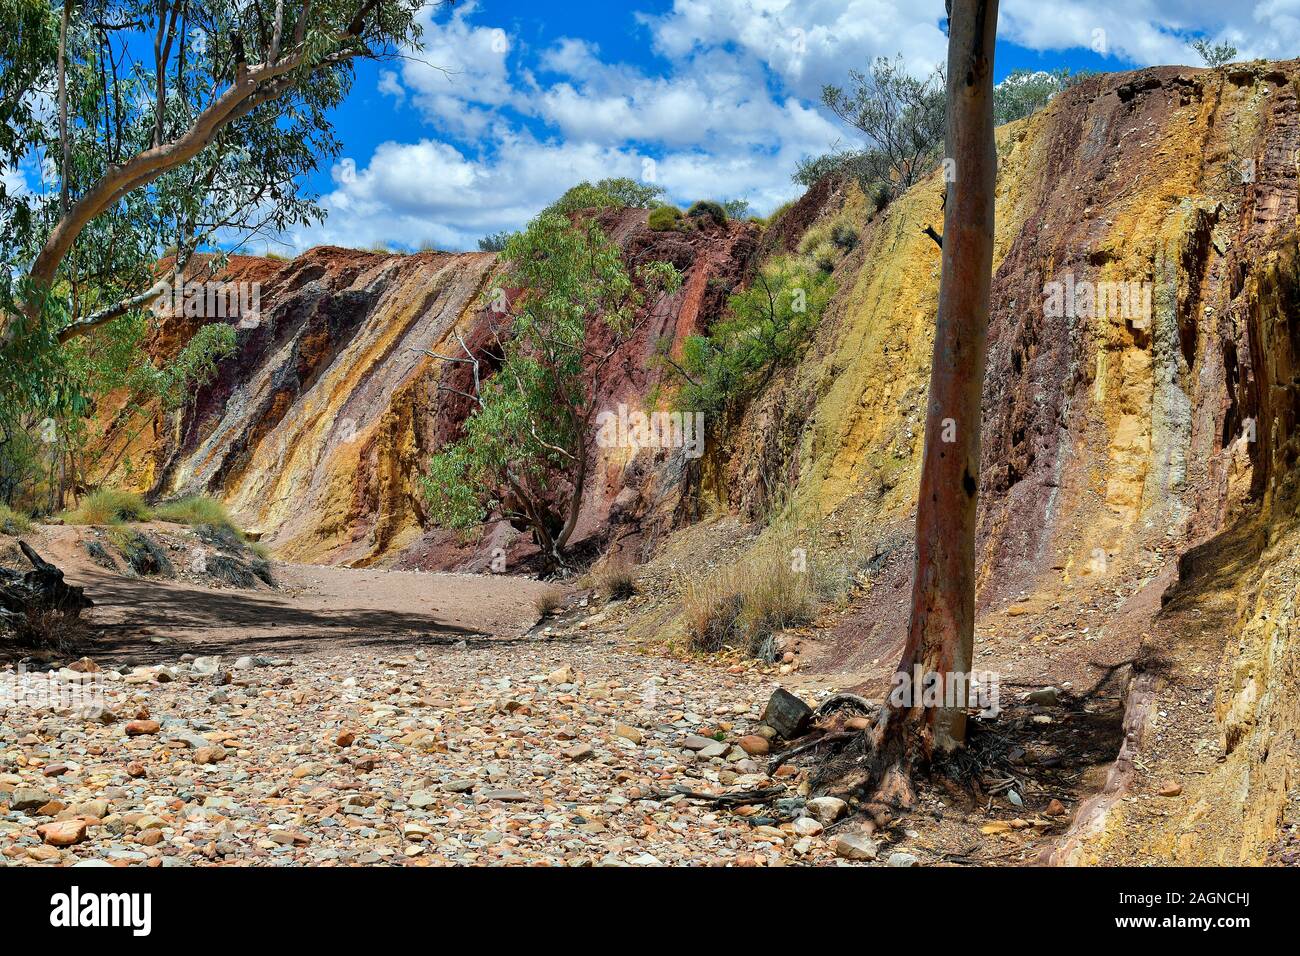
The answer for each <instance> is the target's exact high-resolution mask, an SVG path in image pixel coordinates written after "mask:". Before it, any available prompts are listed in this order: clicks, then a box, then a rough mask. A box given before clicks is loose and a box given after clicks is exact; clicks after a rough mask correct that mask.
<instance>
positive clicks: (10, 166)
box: [0, 0, 422, 442]
mask: <svg viewBox="0 0 1300 956" xmlns="http://www.w3.org/2000/svg"><path fill="white" fill-rule="evenodd" d="M421 6H422V0H0V12H3V14H4V22H5V24H6V30H5V31H4V32H3V33H0V97H2V98H3V102H0V120H3V121H4V122H3V123H2V124H0V264H2V266H3V267H2V268H0V426H3V428H4V431H5V435H0V442H2V441H4V439H5V438H6V437H7V436H8V434H9V433H10V432H11V431H12V430H13V429H14V428H16V427H21V426H22V424H23V420H24V419H25V418H28V417H31V415H37V416H40V415H46V414H53V415H55V416H56V417H62V416H73V417H75V416H76V415H78V414H81V413H83V412H84V411H85V406H86V395H85V394H84V392H83V389H82V386H84V385H85V382H86V379H87V375H86V367H85V365H86V362H87V361H91V364H92V366H93V361H94V359H93V358H91V359H88V358H87V355H86V354H85V353H87V352H88V351H89V352H90V353H92V354H93V355H99V356H100V358H101V360H102V361H110V360H111V356H114V355H116V356H118V357H119V358H120V357H121V356H123V355H128V354H131V353H132V349H131V348H130V347H129V345H130V343H133V342H134V343H138V341H139V338H140V335H141V334H142V330H143V328H144V322H145V319H144V315H145V311H144V310H146V309H147V307H148V306H149V305H150V304H151V303H152V302H153V301H154V300H156V299H157V298H158V297H159V296H160V295H161V294H162V293H163V292H164V291H165V290H166V288H167V287H168V282H169V280H170V279H171V276H170V275H164V274H163V271H164V270H162V269H160V260H163V261H165V262H166V266H167V269H166V271H171V270H176V271H180V270H190V271H191V273H192V272H193V270H196V269H199V268H200V267H202V268H206V269H209V270H215V269H217V268H219V267H220V266H221V265H222V263H223V259H224V256H225V254H226V253H228V252H229V251H231V250H235V249H238V248H240V247H241V246H242V245H243V244H244V243H247V242H248V241H250V240H251V239H254V238H257V237H264V238H270V237H273V236H275V235H276V234H278V233H280V232H282V231H284V230H287V229H290V228H292V227H294V226H297V225H301V224H306V223H311V222H314V221H318V220H319V219H320V218H321V217H322V216H323V212H322V209H321V208H320V206H319V205H318V204H317V203H316V202H315V201H314V200H313V198H312V197H311V196H310V195H307V194H306V193H304V191H303V188H302V185H301V184H302V182H303V180H304V177H306V176H307V175H309V174H310V173H311V172H312V171H313V170H315V169H316V168H317V167H318V165H319V164H320V163H321V162H322V161H328V160H329V158H330V157H333V156H335V155H337V154H338V152H339V141H338V139H337V137H336V135H335V132H334V129H333V126H332V124H331V121H330V119H331V111H332V110H333V109H334V108H335V107H336V106H338V104H339V103H340V102H341V101H342V100H343V98H344V96H345V95H346V94H347V92H348V90H349V88H350V86H351V84H352V82H353V80H354V78H355V75H356V74H355V66H356V64H357V62H358V61H359V60H365V59H382V58H390V57H397V56H403V55H408V52H407V51H411V50H418V48H419V26H418V23H417V21H416V14H417V12H418V11H419V9H420V7H421ZM203 252H206V253H209V254H208V255H201V256H198V257H197V258H195V254H196V253H203ZM105 326H108V327H109V328H108V329H105V331H104V332H103V333H102V335H100V336H95V337H93V338H94V339H95V340H96V341H97V344H96V346H95V347H93V348H92V347H90V346H88V345H87V344H86V343H85V341H84V339H85V337H86V333H88V332H90V331H91V330H94V329H100V328H102V327H105ZM100 339H103V340H104V342H99V341H98V340H100ZM124 342H125V343H126V345H127V347H125V348H123V347H122V346H123V343H124ZM105 343H109V344H111V346H112V347H105ZM208 344H209V345H210V344H211V343H210V342H209V343H208ZM134 354H135V355H136V356H137V357H138V355H139V350H138V348H137V349H135V350H134ZM78 362H80V363H81V371H80V373H78V371H77V370H76V368H75V367H74V366H76V365H77V363H78ZM201 364H202V363H201ZM93 371H94V369H93V368H92V369H91V372H92V373H93ZM103 371H105V372H107V371H108V370H107V369H105V370H103ZM118 371H121V370H120V369H119V370H118ZM91 377H93V374H92V376H91Z"/></svg>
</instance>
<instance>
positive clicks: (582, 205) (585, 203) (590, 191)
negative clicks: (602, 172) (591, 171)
mask: <svg viewBox="0 0 1300 956" xmlns="http://www.w3.org/2000/svg"><path fill="white" fill-rule="evenodd" d="M663 194H664V188H663V187H662V186H655V185H651V184H647V183H639V182H637V181H636V180H635V179H628V178H627V177H625V176H620V177H615V178H611V179H601V180H598V181H597V182H595V183H594V184H593V183H590V182H587V181H585V180H584V181H583V182H580V183H578V185H576V186H571V187H570V188H569V189H567V190H566V191H565V193H564V195H563V196H561V197H560V198H559V199H557V200H555V202H553V203H551V204H550V205H549V206H547V207H546V208H545V209H543V210H542V215H545V214H547V213H555V214H559V215H562V216H567V215H572V214H573V213H575V212H578V211H579V210H582V209H609V208H629V209H648V208H650V206H651V205H653V204H654V203H655V202H656V201H657V200H658V199H659V197H660V196H662V195H663Z"/></svg>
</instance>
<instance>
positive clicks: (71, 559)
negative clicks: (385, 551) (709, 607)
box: [25, 527, 549, 663]
mask: <svg viewBox="0 0 1300 956" xmlns="http://www.w3.org/2000/svg"><path fill="white" fill-rule="evenodd" d="M84 535H85V530H84V529H81V528H72V527H49V528H43V529H41V530H40V531H38V532H37V533H35V534H33V535H28V536H25V538H26V540H28V541H30V543H31V544H32V545H33V546H34V547H36V548H37V550H38V551H39V552H40V553H41V554H42V555H43V556H44V557H45V558H46V559H47V560H50V561H53V562H54V563H55V564H57V565H58V566H59V567H60V568H62V569H63V571H64V575H65V578H66V580H67V581H68V582H69V583H70V584H77V585H81V586H83V587H85V589H86V594H87V595H88V596H89V597H91V598H92V599H93V600H94V601H95V608H94V609H93V610H92V611H91V612H90V615H89V616H88V618H87V623H88V624H89V625H90V626H91V628H92V629H93V630H94V631H95V632H96V633H97V636H98V638H99V640H98V641H97V643H96V657H97V659H102V660H104V661H105V662H115V661H117V660H120V659H123V658H127V659H129V660H131V661H132V662H137V663H138V662H141V661H144V660H155V659H156V660H163V659H172V658H175V657H176V655H177V654H180V653H185V652H187V651H188V652H190V653H194V654H233V655H236V656H239V655H245V654H261V653H266V654H270V653H274V654H276V655H280V656H284V655H294V656H297V655H318V654H330V653H338V652H344V651H355V650H361V649H365V648H373V649H376V650H380V649H383V648H389V647H394V646H401V647H408V648H409V647H411V646H415V645H420V644H448V643H455V642H458V641H461V640H466V639H468V640H474V639H487V638H492V639H499V640H510V639H512V638H518V637H519V636H520V635H522V634H523V633H525V632H526V631H527V630H528V629H529V628H530V627H531V626H532V625H533V624H534V623H536V621H537V618H538V614H537V612H536V610H535V609H534V607H533V601H534V600H535V599H536V598H537V596H538V595H539V594H541V593H542V592H544V591H547V590H548V589H549V585H546V584H543V583H540V582H537V581H532V580H529V579H526V578H517V577H510V578H506V577H494V576H492V575H472V574H442V573H430V572H417V571H381V570H367V569H353V568H333V567H319V566H310V565H283V564H276V565H275V572H274V573H275V579H276V582H277V584H278V585H279V586H278V588H276V589H271V588H261V587H259V588H258V589H256V590H241V589H234V588H214V587H206V586H203V585H199V584H193V583H188V582H185V581H181V580H164V579H159V578H130V577H124V576H122V575H120V574H115V573H113V572H111V571H106V570H104V569H102V568H99V567H97V566H96V565H95V564H94V563H93V562H92V561H91V560H90V559H89V557H88V556H87V555H86V552H85V548H84V544H83V541H84Z"/></svg>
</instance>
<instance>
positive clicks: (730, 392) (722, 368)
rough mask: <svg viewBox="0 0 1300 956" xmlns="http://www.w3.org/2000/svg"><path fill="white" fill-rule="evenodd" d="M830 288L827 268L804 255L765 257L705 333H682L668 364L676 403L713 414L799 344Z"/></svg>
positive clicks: (758, 382) (800, 347) (807, 335)
mask: <svg viewBox="0 0 1300 956" xmlns="http://www.w3.org/2000/svg"><path fill="white" fill-rule="evenodd" d="M832 249H833V247H832ZM834 291H835V283H834V280H832V279H831V278H830V276H829V275H828V273H826V272H825V271H820V270H817V269H813V268H811V267H810V266H809V265H808V263H807V261H806V260H804V259H797V258H794V257H790V256H778V257H776V258H773V259H771V260H770V261H769V262H768V263H767V264H765V265H764V266H763V267H762V269H761V270H760V271H759V273H758V274H757V275H756V276H755V277H754V279H753V281H751V283H750V284H749V286H748V287H746V288H745V289H743V290H741V291H740V292H736V293H733V294H732V296H731V297H730V298H729V299H728V300H727V316H726V317H725V318H724V319H723V320H722V321H720V322H718V323H716V324H715V325H714V326H713V328H712V329H710V330H709V334H708V335H691V336H688V337H687V339H686V342H685V343H684V344H683V347H682V361H681V362H680V363H679V364H680V368H676V369H675V371H676V372H677V373H678V374H679V375H680V376H681V377H682V378H683V379H684V382H683V385H682V387H681V389H680V390H679V392H678V394H677V399H676V401H675V404H676V406H677V408H678V409H679V410H681V411H693V412H703V413H704V414H705V415H706V416H709V417H713V416H716V415H718V414H719V413H721V412H722V411H723V410H724V409H725V408H726V407H727V406H728V405H729V404H730V403H731V402H733V401H734V400H736V399H738V398H741V397H743V396H745V395H747V394H749V393H751V391H752V390H754V389H755V388H757V387H759V386H761V385H762V384H763V383H765V382H766V381H768V380H769V378H770V377H771V375H772V374H773V370H774V369H775V368H776V367H777V366H779V365H781V364H782V363H784V362H787V361H790V360H791V359H793V358H794V357H795V356H797V355H798V354H799V353H800V352H801V351H802V350H803V348H804V346H805V345H806V344H807V343H808V341H809V340H810V339H811V337H812V334H813V332H814V330H815V329H816V327H817V323H818V322H819V321H820V320H821V316H822V314H823V312H824V311H825V309H826V305H827V303H828V302H829V301H830V297H831V295H833V294H834Z"/></svg>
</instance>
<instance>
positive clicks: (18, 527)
mask: <svg viewBox="0 0 1300 956" xmlns="http://www.w3.org/2000/svg"><path fill="white" fill-rule="evenodd" d="M31 530H32V519H31V518H29V517H28V516H27V515H25V514H23V513H22V512H21V511H15V510H14V509H13V508H10V507H9V506H8V505H7V504H4V503H0V533H4V534H9V535H17V534H27V533H28V532H30V531H31Z"/></svg>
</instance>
